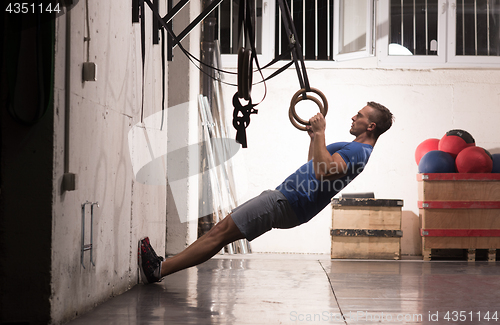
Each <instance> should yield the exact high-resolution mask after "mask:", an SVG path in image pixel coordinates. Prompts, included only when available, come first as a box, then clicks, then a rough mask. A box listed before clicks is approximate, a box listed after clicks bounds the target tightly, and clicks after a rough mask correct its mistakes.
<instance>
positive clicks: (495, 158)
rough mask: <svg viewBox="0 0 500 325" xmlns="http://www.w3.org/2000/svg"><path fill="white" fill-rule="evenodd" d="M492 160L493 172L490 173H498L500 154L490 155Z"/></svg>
mask: <svg viewBox="0 0 500 325" xmlns="http://www.w3.org/2000/svg"><path fill="white" fill-rule="evenodd" d="M491 157H492V158H493V170H492V171H491V172H492V173H500V153H496V154H493V155H491Z"/></svg>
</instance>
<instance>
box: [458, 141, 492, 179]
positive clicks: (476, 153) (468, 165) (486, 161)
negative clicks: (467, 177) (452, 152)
mask: <svg viewBox="0 0 500 325" xmlns="http://www.w3.org/2000/svg"><path fill="white" fill-rule="evenodd" d="M456 166H457V171H458V172H459V173H491V171H492V169H493V158H492V156H491V154H490V153H489V152H488V151H487V150H485V149H483V148H481V147H469V148H465V149H464V150H462V151H461V152H460V153H459V154H458V156H457V159H456Z"/></svg>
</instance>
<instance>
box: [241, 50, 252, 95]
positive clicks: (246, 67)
mask: <svg viewBox="0 0 500 325" xmlns="http://www.w3.org/2000/svg"><path fill="white" fill-rule="evenodd" d="M252 79H253V60H252V50H251V49H246V50H245V49H244V48H243V47H242V48H240V49H239V51H238V97H239V98H243V99H245V100H250V96H251V94H252Z"/></svg>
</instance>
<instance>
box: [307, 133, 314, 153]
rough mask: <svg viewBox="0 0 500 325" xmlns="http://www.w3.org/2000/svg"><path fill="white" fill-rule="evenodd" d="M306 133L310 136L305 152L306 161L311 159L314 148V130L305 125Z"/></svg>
mask: <svg viewBox="0 0 500 325" xmlns="http://www.w3.org/2000/svg"><path fill="white" fill-rule="evenodd" d="M306 128H307V134H309V137H311V142H310V143H309V152H308V153H307V161H309V160H311V159H313V150H314V132H313V131H312V129H310V127H309V126H306Z"/></svg>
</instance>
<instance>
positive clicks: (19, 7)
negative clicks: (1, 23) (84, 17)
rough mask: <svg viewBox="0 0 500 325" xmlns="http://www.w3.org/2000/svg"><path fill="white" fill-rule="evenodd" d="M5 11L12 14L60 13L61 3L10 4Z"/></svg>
mask: <svg viewBox="0 0 500 325" xmlns="http://www.w3.org/2000/svg"><path fill="white" fill-rule="evenodd" d="M5 11H6V12H8V13H11V14H35V13H41V14H43V13H48V14H50V13H53V12H55V13H59V12H61V9H60V8H59V3H54V4H52V3H48V4H43V3H40V4H34V3H29V2H9V4H8V5H7V7H6V8H5Z"/></svg>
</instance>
